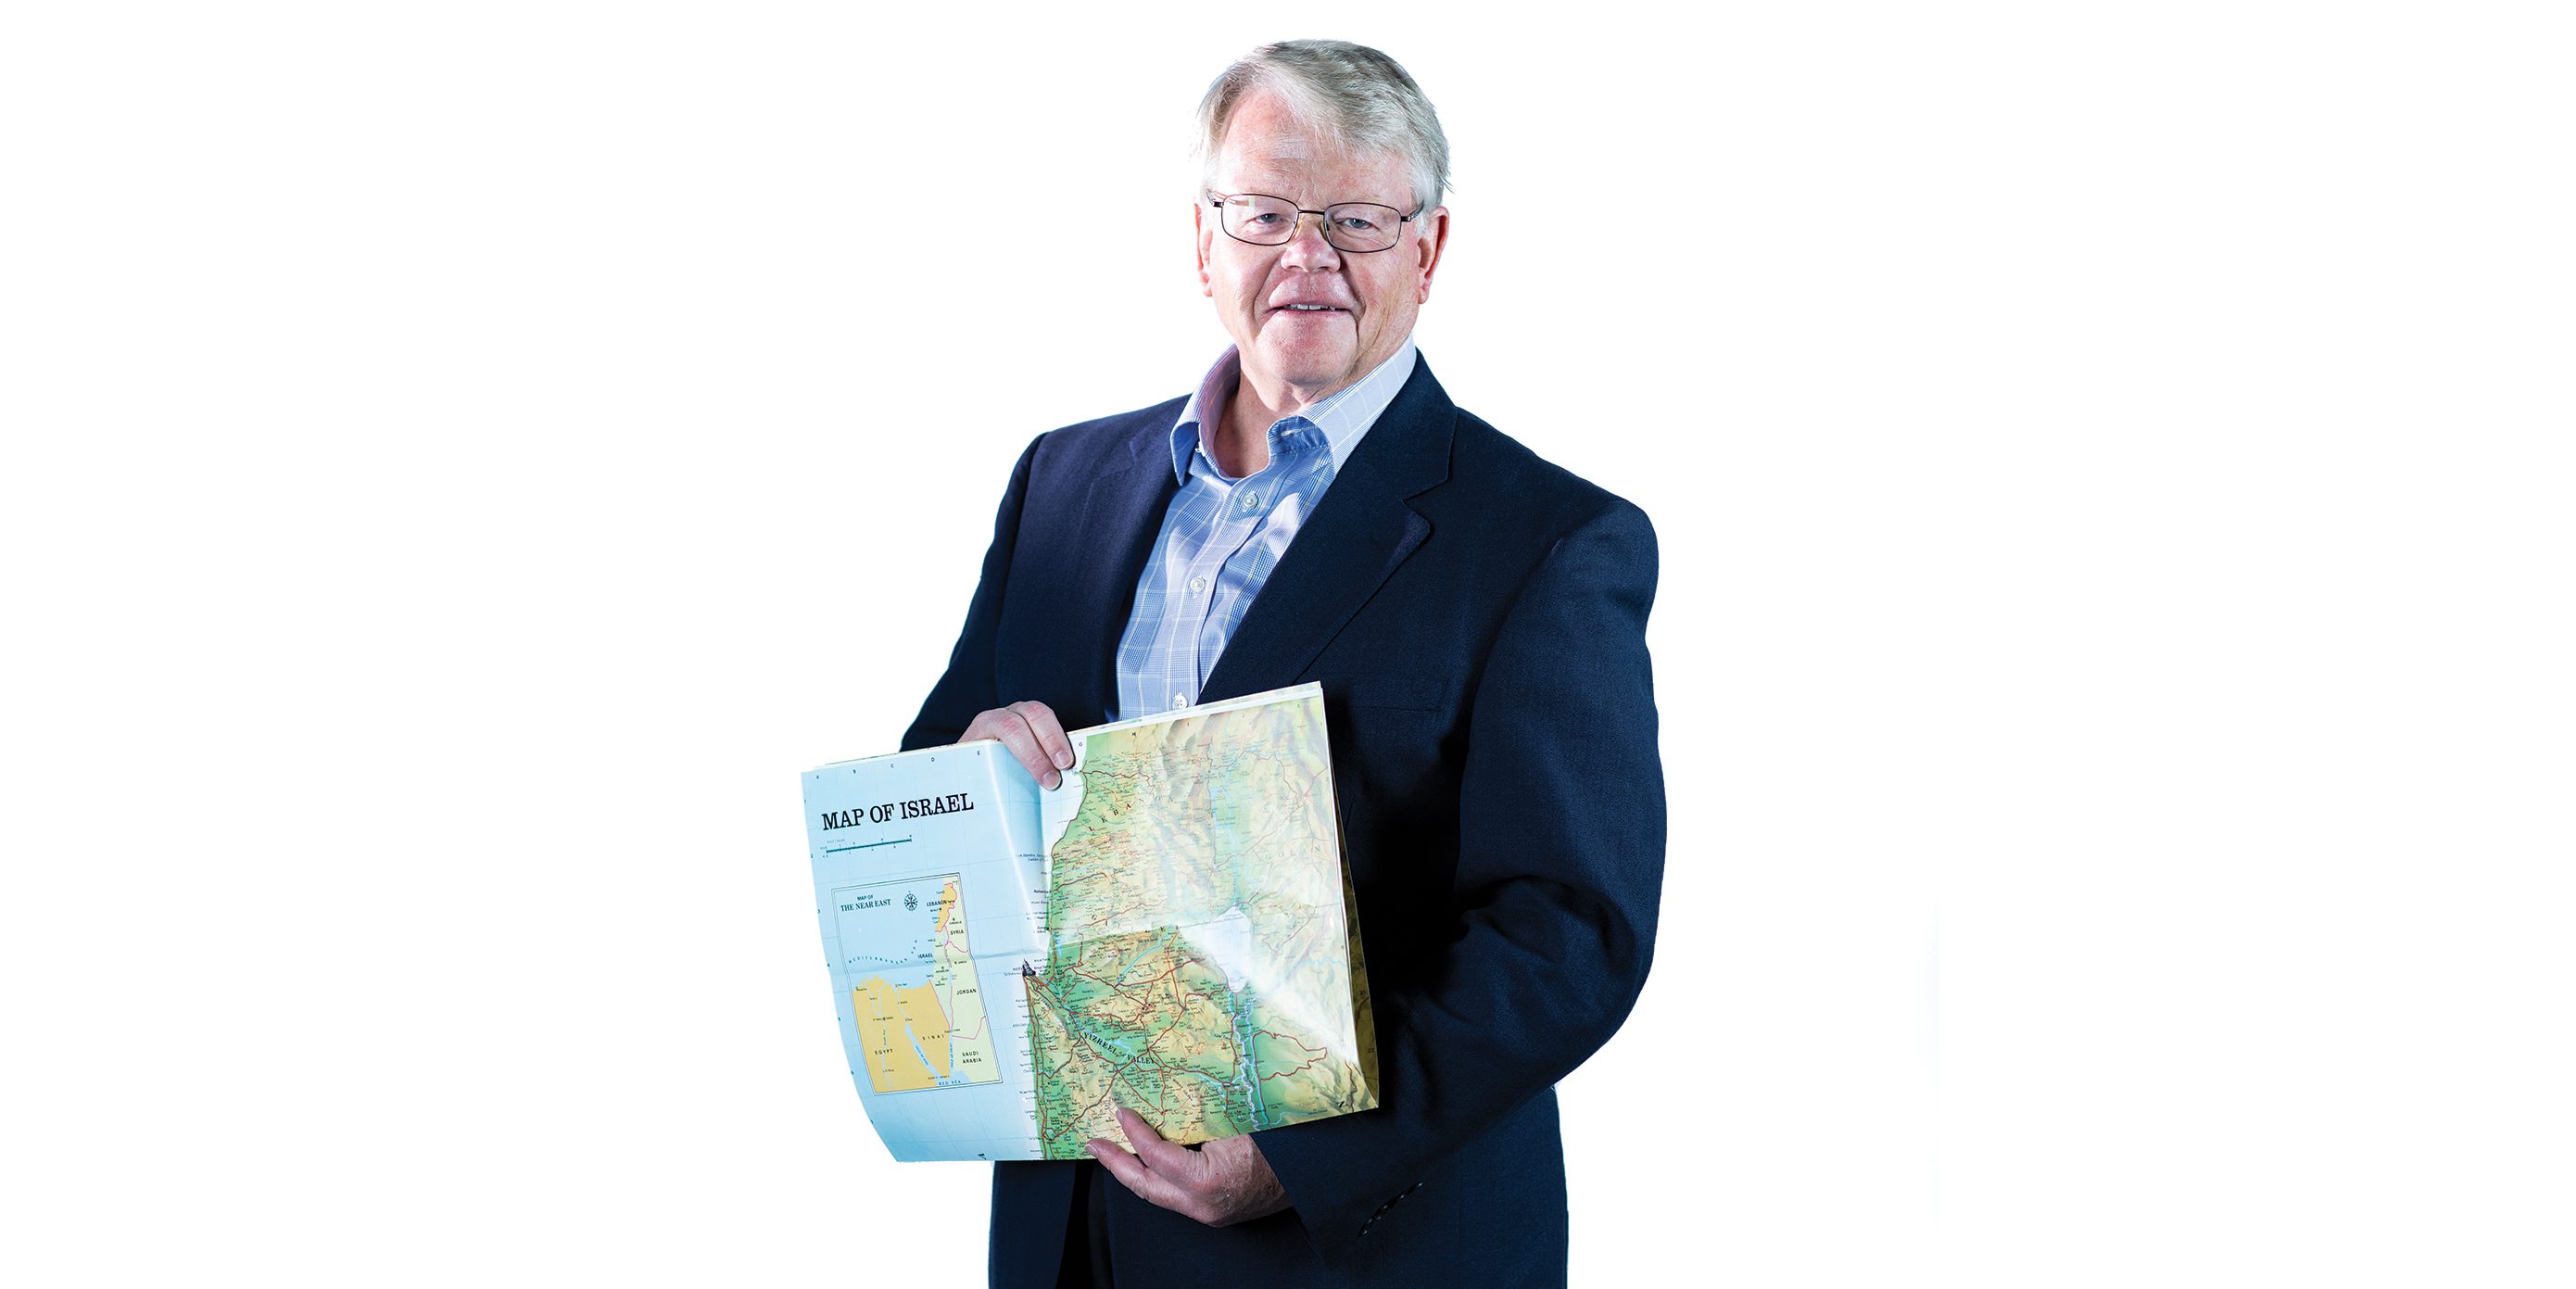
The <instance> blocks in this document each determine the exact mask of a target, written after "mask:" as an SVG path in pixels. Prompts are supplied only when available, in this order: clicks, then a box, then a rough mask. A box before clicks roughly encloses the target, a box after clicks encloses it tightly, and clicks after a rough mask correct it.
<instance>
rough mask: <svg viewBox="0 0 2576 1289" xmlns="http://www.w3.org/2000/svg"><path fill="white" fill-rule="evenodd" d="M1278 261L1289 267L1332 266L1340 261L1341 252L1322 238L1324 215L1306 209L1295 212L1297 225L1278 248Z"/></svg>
mask: <svg viewBox="0 0 2576 1289" xmlns="http://www.w3.org/2000/svg"><path fill="white" fill-rule="evenodd" d="M1279 262H1280V263H1282V264H1286V265H1288V266H1289V267H1291V268H1333V267H1337V266H1339V265H1340V263H1341V252H1339V251H1337V250H1334V249H1333V244H1332V243H1331V242H1329V241H1326V240H1324V217H1323V216H1321V215H1317V214H1312V213H1310V212H1307V211H1302V210H1301V211H1299V212H1297V226H1296V228H1294V229H1292V230H1291V231H1290V232H1289V234H1288V241H1287V243H1286V244H1285V245H1283V246H1281V247H1280V248H1279Z"/></svg>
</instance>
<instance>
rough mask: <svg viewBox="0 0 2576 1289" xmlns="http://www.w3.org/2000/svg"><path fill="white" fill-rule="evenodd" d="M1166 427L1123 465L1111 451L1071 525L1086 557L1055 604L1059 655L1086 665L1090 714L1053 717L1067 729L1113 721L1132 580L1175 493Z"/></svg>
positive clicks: (1135, 446) (1135, 438)
mask: <svg viewBox="0 0 2576 1289" xmlns="http://www.w3.org/2000/svg"><path fill="white" fill-rule="evenodd" d="M1171 428H1172V427H1171V424H1170V422H1168V421H1155V422H1152V423H1149V424H1147V425H1146V426H1145V427H1144V428H1143V429H1142V430H1140V431H1138V432H1137V433H1136V434H1134V435H1132V436H1130V437H1129V439H1128V441H1127V450H1126V452H1125V454H1124V458H1125V459H1124V460H1120V459H1119V455H1118V454H1116V453H1113V454H1112V455H1111V457H1110V460H1109V461H1108V462H1107V463H1106V464H1105V465H1104V466H1103V467H1102V469H1101V471H1100V473H1099V474H1098V475H1096V476H1094V477H1093V479H1092V481H1091V488H1090V491H1089V492H1088V493H1087V494H1086V496H1085V498H1084V500H1083V503H1082V514H1081V516H1080V518H1079V519H1078V520H1077V521H1076V523H1075V525H1074V530H1075V531H1076V532H1078V533H1080V534H1081V537H1080V538H1078V539H1077V545H1076V549H1077V550H1080V551H1083V552H1086V554H1085V555H1084V556H1082V557H1079V558H1076V559H1075V560H1073V561H1072V565H1073V570H1074V572H1073V576H1072V578H1071V579H1070V582H1069V584H1068V585H1067V586H1066V587H1065V588H1064V594H1063V595H1062V596H1061V597H1059V599H1058V603H1059V604H1060V605H1061V606H1063V607H1062V608H1061V610H1060V613H1061V616H1060V618H1059V619H1058V621H1059V623H1060V624H1061V626H1062V627H1063V629H1064V635H1063V639H1064V649H1063V653H1062V655H1061V656H1062V657H1063V658H1064V659H1065V660H1066V661H1067V662H1070V663H1075V664H1077V665H1079V664H1080V663H1081V662H1083V661H1089V662H1090V663H1091V670H1090V672H1089V673H1088V674H1087V675H1085V676H1082V677H1080V678H1079V680H1078V681H1077V685H1078V687H1079V692H1082V693H1085V694H1088V695H1089V696H1090V703H1091V710H1090V711H1088V712H1084V713H1080V714H1079V716H1078V718H1077V714H1075V713H1058V715H1059V716H1062V717H1064V718H1065V727H1066V728H1068V729H1076V728H1080V727H1081V726H1085V725H1092V724H1096V723H1098V722H1100V721H1107V720H1115V719H1117V716H1118V641H1119V638H1120V637H1121V636H1124V635H1125V634H1126V633H1127V616H1128V614H1129V612H1130V611H1131V609H1132V607H1133V605H1134V603H1135V599H1136V579H1137V578H1138V577H1140V576H1142V575H1143V574H1144V571H1145V561H1146V560H1147V559H1148V558H1149V557H1151V555H1152V554H1153V550H1154V537H1155V534H1157V533H1160V532H1161V531H1162V529H1163V512H1164V511H1165V510H1167V509H1169V508H1170V507H1171V503H1172V494H1174V493H1175V492H1178V491H1179V490H1180V485H1179V484H1178V483H1177V482H1175V481H1174V480H1173V478H1172V456H1171ZM1327 495H1329V494H1327Z"/></svg>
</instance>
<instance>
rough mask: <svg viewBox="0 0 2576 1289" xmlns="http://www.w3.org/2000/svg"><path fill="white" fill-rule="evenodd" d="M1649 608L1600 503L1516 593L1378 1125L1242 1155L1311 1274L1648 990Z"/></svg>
mask: <svg viewBox="0 0 2576 1289" xmlns="http://www.w3.org/2000/svg"><path fill="white" fill-rule="evenodd" d="M1654 587H1655V539H1654V532H1653V529H1652V528H1651V527H1650V526H1649V524H1648V523H1647V521H1646V517H1645V515H1644V513H1643V512H1641V511H1639V510H1638V509H1636V508H1635V507H1634V506H1631V505H1629V504H1627V503H1626V502H1623V501H1615V500H1614V501H1613V502H1612V503H1611V504H1610V505H1609V506H1608V507H1607V508H1605V509H1603V510H1601V511H1599V512H1598V513H1595V514H1593V515H1592V516H1591V517H1590V518H1589V519H1587V520H1585V521H1582V522H1580V523H1579V524H1577V525H1576V526H1575V527H1574V528H1573V529H1572V530H1571V531H1570V532H1568V533H1567V534H1566V535H1565V536H1563V537H1562V538H1560V539H1559V540H1558V541H1557V542H1556V544H1555V545H1554V547H1553V548H1552V549H1551V550H1550V551H1549V553H1548V554H1547V556H1546V557H1545V558H1544V559H1543V560H1542V561H1541V562H1540V563H1539V565H1538V566H1537V568H1536V569H1535V571H1534V572H1533V573H1531V574H1530V575H1529V577H1528V578H1527V580H1526V581H1525V582H1524V583H1523V584H1522V586H1521V587H1520V589H1519V591H1518V593H1517V595H1516V597H1515V598H1514V600H1513V602H1512V605H1511V608H1510V610H1509V612H1508V613H1507V614H1506V615H1505V617H1504V619H1503V623H1502V626H1501V628H1500V631H1499V633H1498V634H1497V636H1496V637H1495V639H1494V642H1493V646H1492V648H1491V650H1490V652H1489V653H1488V654H1487V656H1486V660H1485V664H1484V667H1483V672H1482V675H1481V677H1480V678H1472V679H1471V681H1470V683H1471V684H1473V685H1474V686H1475V690H1474V693H1475V697H1474V700H1473V702H1474V707H1473V710H1472V713H1471V715H1470V716H1469V718H1468V723H1467V729H1468V738H1467V740H1466V747H1465V749H1464V754H1463V755H1464V761H1463V768H1462V773H1461V777H1460V780H1459V789H1458V791H1459V820H1458V830H1459V831H1458V864H1457V876H1456V882H1455V886H1454V890H1455V892H1456V896H1455V899H1456V903H1457V906H1458V919H1457V921H1456V923H1455V924H1454V925H1453V926H1452V927H1449V928H1427V929H1426V932H1425V933H1427V934H1448V935H1450V936H1452V937H1453V943H1452V944H1451V945H1450V946H1449V949H1448V951H1447V952H1446V954H1445V955H1442V958H1441V961H1442V963H1443V966H1442V968H1441V970H1439V971H1438V972H1437V973H1435V975H1434V976H1433V977H1432V978H1431V979H1429V980H1427V981H1425V982H1422V983H1421V985H1420V986H1419V987H1415V988H1410V989H1406V990H1404V991H1401V992H1392V991H1390V992H1387V993H1381V994H1379V995H1378V996H1377V998H1376V999H1375V1004H1376V1007H1377V1012H1378V1032H1379V1041H1380V1048H1379V1073H1380V1083H1381V1089H1382V1090H1381V1097H1382V1100H1381V1104H1380V1108H1379V1109H1378V1110H1376V1111H1372V1112H1368V1113H1362V1114H1356V1115H1345V1116H1342V1117H1339V1118H1333V1119H1323V1120H1318V1121H1314V1122H1311V1123H1304V1124H1297V1125H1293V1126H1290V1127H1285V1128H1278V1129H1272V1130H1270V1131H1267V1132H1264V1133H1262V1134H1260V1136H1259V1137H1258V1138H1257V1139H1256V1140H1257V1141H1258V1142H1259V1144H1260V1146H1261V1150H1262V1154H1263V1156H1264V1157H1265V1158H1266V1159H1267V1160H1268V1161H1269V1163H1270V1165H1271V1168H1272V1169H1273V1170H1274V1171H1275V1172H1276V1173H1277V1174H1278V1176H1279V1178H1280V1181H1281V1183H1282V1184H1283V1185H1285V1186H1286V1187H1287V1190H1288V1194H1289V1196H1290V1198H1291V1199H1292V1200H1293V1201H1294V1203H1295V1205H1296V1210H1297V1213H1298V1215H1299V1217H1300V1219H1301V1220H1302V1221H1303V1223H1304V1224H1305V1226H1306V1229H1307V1232H1308V1235H1309V1238H1310V1239H1311V1240H1312V1241H1313V1242H1314V1245H1315V1249H1316V1252H1317V1254H1318V1255H1319V1256H1320V1257H1322V1258H1323V1260H1324V1261H1325V1262H1327V1263H1328V1264H1335V1265H1339V1264H1344V1263H1346V1262H1347V1261H1348V1259H1349V1258H1350V1257H1351V1255H1352V1254H1353V1253H1354V1252H1355V1251H1356V1249H1357V1247H1358V1246H1357V1245H1356V1244H1355V1243H1354V1242H1355V1241H1356V1240H1358V1239H1359V1238H1361V1235H1362V1233H1363V1232H1364V1231H1365V1229H1366V1226H1367V1225H1368V1224H1369V1223H1370V1221H1371V1220H1372V1219H1373V1217H1374V1216H1375V1215H1376V1214H1378V1213H1382V1212H1384V1211H1385V1210H1386V1209H1387V1208H1388V1207H1390V1206H1391V1205H1392V1204H1393V1203H1394V1202H1395V1201H1396V1200H1399V1199H1401V1198H1402V1197H1403V1196H1404V1195H1405V1194H1406V1193H1408V1192H1409V1190H1410V1189H1411V1188H1412V1187H1413V1186H1414V1185H1415V1184H1416V1183H1418V1182H1419V1181H1420V1179H1421V1178H1422V1177H1423V1176H1424V1174H1425V1173H1426V1172H1427V1171H1429V1170H1430V1169H1431V1168H1432V1167H1433V1166H1434V1165H1435V1164H1436V1163H1437V1162H1438V1161H1439V1160H1440V1159H1441V1158H1442V1157H1443V1156H1444V1155H1446V1154H1448V1153H1449V1152H1451V1151H1454V1150H1455V1149H1457V1148H1458V1147H1459V1146H1460V1145H1462V1144H1464V1143H1465V1142H1467V1141H1468V1140H1470V1139H1472V1138H1473V1137H1474V1136H1475V1135H1476V1134H1478V1133H1479V1132H1481V1131H1483V1130H1484V1129H1485V1128H1487V1127H1489V1126H1491V1125H1492V1124H1493V1123H1495V1122H1496V1121H1497V1120H1498V1119H1500V1118H1501V1117H1502V1116H1503V1115H1505V1114H1507V1113H1508V1112H1510V1111H1511V1110H1512V1109H1514V1108H1515V1107H1517V1106H1519V1105H1520V1104H1522V1103H1523V1102H1525V1101H1527V1100H1528V1099H1529V1098H1530V1097H1532V1096H1534V1095H1536V1094H1538V1093H1539V1092H1540V1091H1541V1090H1543V1089H1545V1088H1547V1087H1548V1086H1549V1085H1551V1084H1552V1083H1554V1082H1555V1081H1556V1080H1557V1079H1559V1078H1561V1077H1563V1076H1564V1075H1565V1074H1566V1073H1568V1072H1570V1071H1571V1070H1573V1069H1574V1067H1575V1066H1576V1065H1578V1064H1580V1063H1581V1062H1582V1061H1583V1060H1584V1058H1586V1057H1588V1056H1590V1055H1591V1054H1592V1052H1593V1051H1594V1050H1596V1049H1597V1048H1599V1047H1600V1046H1601V1044H1602V1043H1604V1042H1605V1041H1607V1040H1608V1039H1609V1037H1610V1035H1611V1034H1612V1032H1614V1031H1615V1030H1617V1028H1618V1027H1619V1024H1620V1022H1621V1021H1622V1020H1623V1019H1625V1018H1626V1016H1627V1014H1628V1011H1629V1009H1630V1007H1631V1006H1632V1005H1633V1004H1634V1003H1635V1001H1636V997H1637V993H1638V991H1639V989H1640V988H1642V987H1643V985H1644V983H1645V978H1646V968H1647V964H1648V961H1649V959H1650V958H1651V956H1652V953H1653V947H1654V933H1655V907H1656V900H1657V898H1658V895H1659V892H1660V889H1661V886H1662V879H1663V855H1664V793H1663V771H1662V764H1661V761H1660V759H1659V757H1658V754H1657V750H1656V733H1655V706H1654V691H1653V680H1652V676H1651V674H1650V669H1649V666H1648V662H1647V656H1646V640H1645V629H1646V614H1647V610H1648V608H1649V606H1650V605H1651V603H1652V601H1653V599H1654ZM1402 862H1405V857H1403V856H1395V855H1388V856H1383V857H1381V863H1402Z"/></svg>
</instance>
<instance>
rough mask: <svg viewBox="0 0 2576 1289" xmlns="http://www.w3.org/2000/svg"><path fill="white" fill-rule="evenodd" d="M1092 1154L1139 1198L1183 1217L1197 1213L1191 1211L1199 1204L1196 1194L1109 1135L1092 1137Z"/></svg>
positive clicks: (1119, 1182) (1111, 1174)
mask: <svg viewBox="0 0 2576 1289" xmlns="http://www.w3.org/2000/svg"><path fill="white" fill-rule="evenodd" d="M1091 1157H1092V1158H1094V1159H1097V1160H1099V1161H1100V1166H1101V1167H1103V1168H1106V1169H1108V1170H1109V1175H1110V1176H1112V1177H1115V1178H1117V1179H1118V1184H1119V1185H1121V1186H1124V1187H1126V1188H1127V1189H1128V1190H1130V1191H1133V1192H1135V1193H1136V1198H1138V1199H1141V1200H1143V1201H1145V1202H1146V1203H1148V1204H1151V1205H1153V1206H1155V1207H1156V1208H1167V1209H1170V1210H1171V1211H1173V1212H1175V1213H1178V1214H1181V1215H1182V1216H1184V1217H1191V1218H1195V1217H1196V1216H1197V1215H1196V1214H1195V1213H1192V1212H1191V1209H1192V1208H1193V1207H1195V1205H1196V1197H1195V1196H1193V1195H1191V1194H1190V1193H1189V1192H1188V1191H1186V1190H1183V1189H1181V1188H1180V1187H1178V1186H1176V1185H1173V1184H1172V1182H1171V1181H1170V1180H1168V1179H1166V1178H1164V1177H1163V1176H1162V1175H1160V1174H1158V1173H1156V1172H1155V1171H1154V1170H1153V1169H1150V1168H1147V1167H1146V1166H1145V1164H1144V1162H1143V1161H1142V1160H1139V1159H1138V1158H1137V1157H1136V1156H1134V1155H1131V1154H1128V1153H1127V1152H1126V1151H1123V1150H1120V1149H1119V1148H1118V1147H1117V1145H1116V1144H1115V1143H1113V1142H1111V1141H1109V1140H1108V1139H1107V1138H1105V1137H1094V1138H1092V1139H1091Z"/></svg>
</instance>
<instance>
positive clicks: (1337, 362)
mask: <svg viewBox="0 0 2576 1289" xmlns="http://www.w3.org/2000/svg"><path fill="white" fill-rule="evenodd" d="M1259 357H1260V359H1261V361H1260V367H1261V368H1262V369H1263V370H1264V371H1265V372H1266V373H1267V374H1268V375H1270V376H1271V377H1272V378H1273V379H1275V380H1277V381H1279V382H1280V383H1282V384H1286V385H1290V386H1293V387H1295V388H1298V389H1327V390H1329V389H1339V388H1340V387H1342V386H1343V385H1347V384H1349V383H1350V382H1351V381H1352V380H1353V379H1355V378H1356V376H1355V373H1353V372H1352V371H1351V351H1350V348H1349V347H1348V346H1339V347H1337V348H1336V349H1334V350H1329V351H1322V352H1318V351H1317V349H1316V348H1315V347H1313V346H1308V345H1298V346H1293V347H1287V346H1279V347H1274V346H1271V345H1263V346H1262V347H1261V352H1260V354H1259Z"/></svg>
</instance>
